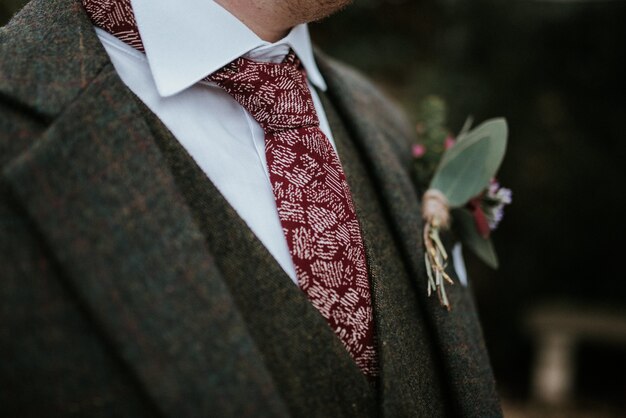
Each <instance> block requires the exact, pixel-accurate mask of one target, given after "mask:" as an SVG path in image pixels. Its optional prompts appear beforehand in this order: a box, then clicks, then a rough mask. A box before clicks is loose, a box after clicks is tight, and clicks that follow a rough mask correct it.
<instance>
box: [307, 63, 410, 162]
mask: <svg viewBox="0 0 626 418" xmlns="http://www.w3.org/2000/svg"><path fill="white" fill-rule="evenodd" d="M316 58H317V62H318V65H319V66H320V69H321V71H322V74H323V75H324V77H325V79H326V81H327V83H328V94H329V96H331V98H333V99H334V101H335V102H337V103H340V104H341V106H340V107H341V108H344V109H348V108H349V109H351V110H350V112H349V113H350V116H351V117H350V119H351V120H350V123H351V124H353V125H362V126H363V127H365V126H370V125H375V127H376V131H378V132H384V133H385V135H384V136H385V137H386V138H387V140H388V142H389V143H390V145H391V146H392V148H393V151H394V153H395V154H396V156H397V157H398V159H399V161H400V162H401V163H402V164H403V165H405V166H408V164H410V161H411V155H410V147H411V144H412V143H414V142H415V139H416V138H415V130H414V129H413V128H412V127H411V123H410V121H409V118H408V117H407V115H406V113H405V111H404V109H402V108H401V106H400V105H399V104H398V103H396V102H395V101H394V100H392V99H391V98H389V97H388V96H387V95H386V94H385V93H384V92H383V91H382V90H381V89H380V88H379V87H378V86H376V85H375V84H374V82H372V81H371V80H369V79H368V78H367V77H366V76H364V75H363V74H362V73H361V72H359V71H358V70H356V69H354V68H353V67H350V66H349V65H347V64H344V63H342V62H340V61H337V60H335V59H333V58H330V57H328V56H327V55H325V54H324V53H322V52H320V51H316Z"/></svg>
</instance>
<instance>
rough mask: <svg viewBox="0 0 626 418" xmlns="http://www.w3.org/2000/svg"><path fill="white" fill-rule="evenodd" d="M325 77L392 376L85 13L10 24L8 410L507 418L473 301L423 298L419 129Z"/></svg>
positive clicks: (5, 272)
mask: <svg viewBox="0 0 626 418" xmlns="http://www.w3.org/2000/svg"><path fill="white" fill-rule="evenodd" d="M318 62H319V64H320V68H321V70H322V72H323V74H324V77H325V78H326V81H327V82H328V84H329V91H328V94H327V96H325V97H324V101H325V108H327V109H328V111H329V118H330V119H331V123H332V125H333V131H334V132H337V139H338V147H339V154H340V158H341V159H342V162H343V164H344V166H345V169H346V174H347V176H348V181H349V183H350V186H351V187H352V189H353V194H354V196H355V204H356V207H357V212H358V216H359V221H360V223H361V226H362V230H363V233H364V239H365V243H366V247H367V252H368V260H369V266H368V267H369V269H370V273H371V274H372V282H373V293H374V295H373V297H374V307H375V315H376V327H377V332H378V334H379V341H378V344H379V350H380V353H381V376H380V379H379V381H378V382H376V383H374V384H372V383H370V382H368V381H367V380H366V379H365V378H364V377H363V376H362V375H361V374H360V373H359V371H358V369H357V368H356V366H354V364H353V363H352V362H351V359H350V357H349V356H348V355H347V353H346V352H345V350H343V347H342V346H341V344H340V343H339V341H338V340H337V339H336V338H335V337H334V334H333V333H332V331H331V330H329V329H328V327H327V325H326V323H325V322H324V321H323V319H322V318H321V317H320V316H319V315H318V314H317V313H316V311H315V310H314V309H312V307H310V306H309V305H307V303H306V298H305V297H304V296H303V295H302V294H301V292H300V291H299V290H298V289H297V288H296V287H295V286H293V284H292V283H290V282H289V281H288V279H287V278H286V277H285V275H284V273H283V272H282V271H281V270H280V268H279V267H278V266H277V265H276V263H275V262H274V261H273V260H272V259H271V257H270V256H269V255H268V253H267V251H266V250H265V249H264V248H263V247H262V245H260V243H259V242H258V240H257V239H256V238H255V237H254V235H253V234H252V233H251V232H250V231H249V229H247V227H246V226H245V224H244V223H243V221H242V220H241V219H240V218H238V217H237V216H236V213H234V211H233V210H232V208H230V207H229V206H228V204H227V203H226V202H225V201H224V199H223V198H222V197H221V196H220V195H219V193H217V191H216V190H215V188H214V186H213V185H212V184H211V183H210V181H208V179H206V177H204V176H203V175H202V174H201V173H200V172H199V170H198V168H197V166H195V164H194V163H193V161H192V160H191V159H190V157H189V156H188V155H186V153H185V152H184V150H182V148H180V146H179V145H178V143H177V142H176V141H175V140H174V139H173V138H172V137H171V134H170V133H169V132H167V130H166V129H164V128H163V126H162V125H161V124H160V123H159V121H158V120H156V118H155V117H154V115H152V114H151V113H150V112H149V111H147V110H146V109H145V108H144V107H143V105H142V104H141V103H139V102H138V100H137V98H136V97H134V96H133V95H132V93H131V92H130V91H129V90H128V89H127V88H126V87H125V86H124V85H123V83H122V82H121V80H120V79H119V77H118V76H117V74H116V73H115V70H114V69H113V67H112V65H111V63H110V62H109V60H108V57H107V55H106V53H105V52H104V51H103V49H102V47H101V45H100V43H99V41H98V39H97V37H96V36H95V33H94V31H93V28H92V27H91V24H90V22H89V21H88V20H87V18H86V16H85V15H84V12H83V10H82V7H81V5H80V3H79V2H76V1H75V0H46V1H44V0H35V1H33V2H31V3H29V4H28V5H27V6H26V7H25V8H24V9H23V10H22V11H21V12H20V13H18V14H17V15H16V16H15V17H14V18H13V19H12V20H11V22H10V23H9V24H8V25H7V26H5V27H3V28H2V29H0V170H1V171H0V278H1V282H0V359H1V361H0V388H1V390H0V415H2V416H20V417H30V416H33V417H41V416H89V417H98V416H103V417H104V416H107V417H110V416H129V417H140V416H169V417H180V416H186V417H195V416H198V417H200V416H216V417H263V416H272V417H277V416H325V417H327V416H337V417H342V416H345V417H361V416H377V415H382V416H389V417H396V416H463V417H498V416H501V411H500V407H499V401H498V397H497V394H496V392H495V385H494V381H493V377H492V373H491V369H490V366H489V360H488V358H487V354H486V350H485V347H484V344H483V340H482V334H481V330H480V326H479V324H478V319H477V315H476V310H475V307H474V304H473V300H472V297H471V293H470V291H469V290H468V289H466V288H463V287H461V286H454V287H452V288H451V294H450V298H451V301H452V303H453V304H454V306H455V309H454V310H453V311H452V313H448V312H446V311H444V310H443V309H441V308H440V307H439V305H438V303H437V301H436V300H433V299H428V298H427V297H426V295H425V291H426V282H425V280H426V277H425V272H424V270H423V266H422V263H421V260H422V253H421V241H420V239H421V238H420V236H421V234H420V231H421V220H420V217H419V202H418V197H417V193H416V190H415V188H414V187H413V185H412V183H411V181H410V177H409V171H408V170H409V166H410V164H409V163H410V154H409V152H408V151H407V150H408V149H409V148H408V144H409V143H410V140H411V133H410V129H407V128H406V126H407V125H406V124H405V123H404V121H403V120H402V116H401V113H400V112H398V111H397V110H396V109H395V108H394V107H393V106H392V105H390V104H389V102H388V101H387V100H385V99H384V98H383V97H382V96H381V95H380V93H378V92H377V90H375V89H374V88H373V87H372V86H371V85H370V84H369V83H368V82H367V81H365V80H364V79H363V78H362V77H360V76H359V75H358V74H356V73H355V72H354V71H352V70H350V69H348V68H346V67H344V66H342V65H341V64H338V63H336V62H334V61H332V60H330V59H328V58H326V57H324V56H323V55H322V54H319V55H318ZM244 256H247V257H246V258H245V262H244V261H242V258H244ZM342 350H343V351H342Z"/></svg>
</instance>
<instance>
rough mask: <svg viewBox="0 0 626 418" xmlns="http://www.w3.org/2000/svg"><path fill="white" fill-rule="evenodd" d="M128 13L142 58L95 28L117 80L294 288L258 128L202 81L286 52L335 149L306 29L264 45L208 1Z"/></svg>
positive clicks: (156, 3)
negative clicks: (241, 62) (297, 65)
mask: <svg viewBox="0 0 626 418" xmlns="http://www.w3.org/2000/svg"><path fill="white" fill-rule="evenodd" d="M132 6H133V9H134V13H135V18H136V21H137V27H138V28H139V33H140V35H141V38H142V41H143V44H144V47H145V50H146V54H143V53H141V52H139V51H137V50H135V49H134V48H132V47H130V46H128V45H127V44H125V43H123V42H122V41H120V40H119V39H117V38H115V37H114V36H112V35H110V34H109V33H107V32H105V31H103V30H100V29H96V32H97V34H98V37H99V38H100V41H101V42H102V44H103V46H104V48H105V50H106V52H107V53H108V55H109V57H110V58H111V61H112V63H113V66H114V67H115V69H116V71H117V73H118V74H119V76H120V78H121V79H122V81H123V82H124V83H125V84H126V85H127V86H128V88H130V90H131V91H132V92H133V93H135V94H136V95H137V96H138V97H139V98H140V99H141V100H142V101H143V102H144V103H145V104H146V105H147V107H148V108H149V109H150V110H151V111H152V112H154V113H155V114H156V116H158V118H159V119H160V120H161V121H162V122H163V123H164V125H165V126H166V127H167V128H168V129H169V130H170V131H171V132H172V134H173V135H174V136H175V137H176V139H177V140H178V141H180V143H181V144H182V146H183V147H184V148H185V149H186V150H187V152H188V153H189V154H190V155H191V157H192V158H193V159H194V160H195V162H196V163H197V164H198V166H199V167H200V168H201V169H202V170H203V171H204V173H205V174H206V175H207V176H208V177H209V179H210V180H211V181H212V182H213V184H214V185H215V186H216V187H217V189H218V190H219V191H220V192H221V193H222V195H223V196H224V197H225V198H226V200H227V201H228V203H230V205H231V206H232V207H233V208H234V209H235V211H237V213H238V214H239V216H241V218H242V219H243V220H244V221H245V222H246V224H247V225H248V226H249V227H250V229H251V230H252V232H254V234H255V235H256V236H257V237H258V238H259V240H260V241H261V242H262V243H263V245H265V247H266V248H267V249H268V250H269V252H270V253H271V254H272V256H273V257H274V258H275V259H276V261H277V262H278V264H279V265H280V266H281V267H282V268H283V269H284V270H285V272H286V273H287V274H288V275H289V277H291V279H292V280H293V281H294V282H295V283H297V278H296V272H295V268H294V265H293V262H292V260H291V255H290V253H289V248H288V246H287V242H286V240H285V236H284V235H283V231H282V227H281V224H280V219H279V217H278V212H277V210H276V202H275V200H274V194H273V192H272V186H271V183H270V180H269V175H268V171H267V163H266V160H265V140H264V134H263V129H262V128H261V127H260V125H259V124H258V123H257V122H256V121H255V120H254V119H253V118H252V116H251V115H250V114H249V113H248V112H247V111H246V110H245V109H244V108H243V107H241V105H239V103H237V102H236V101H235V100H234V99H232V98H231V96H230V95H228V94H227V93H226V92H224V91H223V90H222V89H221V88H219V87H217V86H216V85H213V84H211V83H207V82H202V81H200V80H202V79H203V78H204V77H206V76H207V75H209V74H211V73H213V72H215V71H216V70H218V69H220V68H221V67H223V66H224V65H226V64H228V63H229V62H231V61H232V60H234V59H236V58H238V57H239V56H242V55H243V56H245V57H246V58H250V59H254V60H257V61H270V62H280V61H282V59H283V58H284V57H285V55H286V54H287V53H288V51H289V48H291V49H293V50H294V52H295V53H296V55H297V56H298V57H299V58H300V60H301V61H302V64H303V66H304V68H305V70H306V72H307V76H308V81H309V88H310V89H311V93H312V95H313V101H314V104H315V109H316V111H317V114H318V116H319V119H320V127H321V129H322V131H323V132H324V133H325V134H326V136H327V137H328V138H329V139H330V141H331V143H332V144H333V146H335V145H334V142H333V138H332V134H331V132H330V127H329V125H328V121H327V119H326V116H325V113H324V110H323V108H322V106H321V103H320V100H319V97H318V96H317V94H316V93H315V89H313V88H312V85H313V86H315V87H317V88H319V89H320V90H322V91H323V90H325V89H326V84H325V82H324V79H323V78H322V76H321V74H320V73H319V70H318V68H317V66H316V64H315V60H314V58H313V51H312V47H311V41H310V38H309V33H308V29H307V26H306V25H299V26H296V27H295V28H293V29H292V30H291V32H289V34H288V35H287V36H286V37H285V38H283V39H282V40H280V41H278V42H276V43H269V42H266V41H263V40H262V39H260V38H259V37H258V36H257V35H256V34H254V32H252V31H251V30H250V29H249V28H248V27H247V26H245V25H244V24H243V23H242V22H241V21H239V20H238V19H237V18H236V17H234V16H233V15H232V14H230V13H229V12H228V11H226V10H225V9H223V8H222V7H221V6H219V5H218V4H217V3H215V2H213V1H207V0H185V1H183V2H173V1H171V0H132ZM224 239H227V237H224ZM242 262H245V261H244V260H242Z"/></svg>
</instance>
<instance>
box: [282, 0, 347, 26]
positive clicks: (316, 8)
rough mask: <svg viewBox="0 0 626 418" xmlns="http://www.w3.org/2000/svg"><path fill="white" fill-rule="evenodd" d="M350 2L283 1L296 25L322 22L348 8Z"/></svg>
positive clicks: (329, 0) (323, 0)
mask: <svg viewBox="0 0 626 418" xmlns="http://www.w3.org/2000/svg"><path fill="white" fill-rule="evenodd" d="M351 3H352V0H284V4H285V6H286V7H287V8H288V10H289V14H290V15H291V16H293V18H294V21H296V22H297V23H309V22H316V21H319V20H322V19H324V18H326V17H328V16H330V15H332V14H334V13H336V12H338V11H340V10H342V9H344V8H346V7H347V6H349V5H350V4H351Z"/></svg>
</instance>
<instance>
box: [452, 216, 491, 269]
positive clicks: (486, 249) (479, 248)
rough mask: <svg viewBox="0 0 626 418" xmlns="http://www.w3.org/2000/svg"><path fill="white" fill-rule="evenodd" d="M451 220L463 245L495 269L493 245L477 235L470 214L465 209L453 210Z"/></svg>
mask: <svg viewBox="0 0 626 418" xmlns="http://www.w3.org/2000/svg"><path fill="white" fill-rule="evenodd" d="M452 219H453V224H452V226H453V228H454V230H455V232H456V233H457V234H458V236H459V238H460V239H461V242H462V243H463V245H464V246H465V247H467V248H469V249H470V250H472V252H473V253H474V254H476V256H478V258H480V259H481V260H482V261H483V262H484V263H485V264H487V265H488V266H489V267H491V268H493V269H497V268H498V256H497V255H496V251H495V249H494V248H493V244H492V242H491V240H490V239H488V238H487V239H485V238H483V237H482V236H481V235H480V234H479V233H478V230H477V229H476V224H475V223H474V217H473V216H472V214H471V212H470V211H468V210H467V209H455V210H453V211H452Z"/></svg>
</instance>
